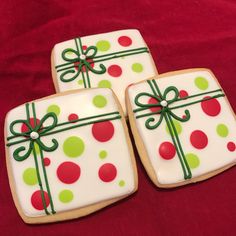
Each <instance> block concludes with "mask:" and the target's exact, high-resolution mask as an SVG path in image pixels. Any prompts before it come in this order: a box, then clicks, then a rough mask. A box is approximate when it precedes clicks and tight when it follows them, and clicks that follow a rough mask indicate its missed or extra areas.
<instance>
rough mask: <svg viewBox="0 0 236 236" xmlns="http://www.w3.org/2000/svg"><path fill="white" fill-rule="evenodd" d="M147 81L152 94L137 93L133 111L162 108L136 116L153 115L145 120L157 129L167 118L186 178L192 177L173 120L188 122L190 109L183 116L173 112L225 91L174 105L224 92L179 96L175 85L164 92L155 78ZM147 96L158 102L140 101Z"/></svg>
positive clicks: (148, 126)
mask: <svg viewBox="0 0 236 236" xmlns="http://www.w3.org/2000/svg"><path fill="white" fill-rule="evenodd" d="M147 83H148V85H149V86H150V88H151V90H152V94H151V93H147V92H142V93H139V94H137V95H136V97H135V99H134V102H135V104H136V105H137V106H138V107H139V108H137V109H135V110H133V112H134V113H137V112H140V111H144V110H147V109H151V108H160V110H158V111H156V112H150V113H144V114H140V115H137V116H136V118H137V119H138V118H142V117H148V116H151V117H150V118H148V119H147V120H146V121H145V126H146V128H147V129H156V128H157V127H158V126H159V125H160V124H161V123H162V121H163V119H164V120H165V122H166V124H167V127H168V130H169V133H170V135H171V139H172V141H173V144H174V146H175V148H176V152H177V155H178V157H179V160H180V164H181V166H182V169H183V173H184V178H185V179H190V178H192V173H191V170H190V167H189V165H188V162H187V160H186V157H185V154H184V151H183V148H182V145H181V142H180V139H179V136H178V132H177V130H176V127H175V124H174V121H173V118H174V119H176V120H178V121H180V122H186V121H188V120H190V112H189V110H187V109H186V110H184V114H185V115H184V116H183V117H180V116H178V115H176V114H175V113H174V112H173V110H175V109H178V108H183V107H186V106H190V105H193V104H196V103H199V102H202V101H207V100H210V99H213V98H218V97H223V96H225V95H224V94H223V93H220V94H217V95H214V96H212V97H208V98H203V99H200V100H196V101H193V102H188V103H184V104H181V105H176V106H173V105H174V104H175V103H176V102H178V101H182V100H188V99H189V98H194V97H198V96H202V95H205V94H210V93H215V92H222V90H221V89H217V90H212V91H208V92H204V93H200V94H195V95H191V96H187V97H184V98H179V91H178V89H177V88H176V87H174V86H169V87H167V88H166V89H165V90H164V93H163V94H162V93H161V91H160V89H159V87H158V85H157V83H156V81H155V80H154V79H153V80H151V81H150V80H148V81H147ZM145 97H149V98H153V99H155V100H156V101H157V102H156V103H154V104H147V103H143V102H142V101H140V100H141V99H143V98H145ZM170 97H171V98H170ZM143 100H145V99H143ZM155 115H159V116H155ZM157 119H158V120H157Z"/></svg>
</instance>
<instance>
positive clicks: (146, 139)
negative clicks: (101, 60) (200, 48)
mask: <svg viewBox="0 0 236 236" xmlns="http://www.w3.org/2000/svg"><path fill="white" fill-rule="evenodd" d="M197 77H204V78H205V79H206V80H207V81H208V88H207V89H205V90H200V89H199V88H198V87H197V86H196V85H195V79H196V78H197ZM155 81H156V83H157V85H158V86H159V88H160V90H161V91H162V94H163V91H164V90H165V89H166V88H167V87H169V86H175V87H177V89H178V90H179V91H180V90H185V91H187V92H188V95H193V94H198V93H203V92H207V91H210V90H216V89H219V88H220V87H219V85H218V83H217V81H216V80H215V79H214V78H213V76H212V74H211V73H209V71H207V70H198V71H192V72H189V71H186V72H182V73H179V74H176V75H169V76H168V75H167V76H164V77H163V78H162V77H161V78H158V79H156V80H155ZM141 92H148V93H152V90H151V88H150V87H149V85H148V83H147V82H146V81H145V82H142V83H138V84H135V85H133V86H131V87H129V89H128V96H129V99H130V102H131V107H132V110H134V109H136V108H138V106H137V105H136V104H135V102H134V100H135V97H136V95H137V94H139V93H141ZM206 96H211V94H208V95H206ZM203 97H204V96H202V98H203ZM145 99H146V100H145ZM197 99H199V98H191V99H189V100H191V101H195V100H197ZM189 100H183V101H181V102H178V105H181V104H184V103H186V102H187V101H189ZM217 100H218V102H219V103H220V106H221V111H220V113H219V115H217V116H214V117H213V116H209V115H206V114H205V113H204V112H203V110H202V108H201V103H197V104H194V105H190V106H187V107H183V108H179V109H175V110H173V112H174V113H175V114H177V115H178V116H182V115H183V114H184V110H185V109H188V110H189V111H190V115H191V117H190V120H189V121H187V122H179V124H180V125H181V127H182V131H181V133H180V134H179V139H180V141H181V144H182V147H183V150H184V153H185V154H189V153H192V154H195V155H196V156H197V157H198V161H199V163H198V164H197V163H193V166H194V165H196V166H195V168H191V172H192V178H194V177H199V176H202V175H204V174H206V173H209V172H211V171H214V170H217V169H219V168H222V167H224V166H226V165H230V164H232V163H234V162H235V161H236V155H235V154H236V153H235V152H236V151H235V150H234V148H233V150H231V151H229V150H228V148H227V145H228V143H229V142H232V143H233V146H234V145H235V137H236V122H235V117H234V114H233V113H232V110H231V108H230V105H229V104H228V102H227V100H226V98H225V97H220V98H217ZM143 102H144V103H147V102H148V98H143ZM163 103H165V102H164V101H163ZM164 105H166V104H164ZM170 106H171V105H170ZM172 106H173V105H172ZM145 112H146V113H148V112H151V111H150V110H149V109H148V110H146V111H141V112H139V113H134V114H133V115H134V117H136V116H137V115H138V114H139V115H140V114H142V113H145ZM159 116H160V115H153V117H156V120H157V121H158V117H159ZM150 117H151V116H148V117H142V118H138V119H135V125H136V127H137V129H138V133H139V135H140V136H141V139H142V141H143V143H144V145H145V148H146V150H147V154H148V159H149V160H150V162H151V165H152V167H153V169H154V171H155V174H156V177H157V180H158V182H159V183H160V184H163V185H168V184H177V183H180V182H183V181H184V180H185V179H184V176H183V170H182V168H181V164H180V161H179V158H178V156H177V154H175V156H174V158H172V159H169V160H165V159H163V158H162V157H161V155H160V154H159V146H160V144H161V143H163V142H165V141H167V142H171V143H173V142H172V139H171V136H170V134H168V132H167V127H166V122H165V120H163V121H162V123H161V125H160V126H159V127H158V128H156V129H152V130H151V129H147V128H146V127H145V121H146V120H147V119H148V118H150ZM219 124H224V125H226V126H227V127H228V131H229V132H228V135H227V137H220V136H219V135H218V134H217V131H216V128H217V126H218V125H219ZM194 130H201V131H203V132H204V133H205V134H207V137H208V144H207V146H206V147H205V148H203V149H197V148H195V147H194V146H193V145H192V144H191V142H190V135H191V133H192V131H194ZM232 143H231V144H232Z"/></svg>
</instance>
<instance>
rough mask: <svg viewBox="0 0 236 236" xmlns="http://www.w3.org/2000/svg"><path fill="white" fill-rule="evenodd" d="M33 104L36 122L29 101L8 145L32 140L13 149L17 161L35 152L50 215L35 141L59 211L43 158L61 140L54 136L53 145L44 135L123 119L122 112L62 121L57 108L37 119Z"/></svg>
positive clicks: (55, 147)
mask: <svg viewBox="0 0 236 236" xmlns="http://www.w3.org/2000/svg"><path fill="white" fill-rule="evenodd" d="M31 105H32V117H33V125H32V124H31V123H32V122H31V123H30V117H31V116H30V104H29V103H27V104H26V105H25V108H26V120H23V119H19V120H15V121H13V122H12V123H11V124H10V126H9V130H10V132H11V134H12V136H9V137H7V141H9V142H8V143H7V144H6V145H7V146H8V147H10V146H13V145H16V144H21V143H22V144H24V143H25V142H27V143H28V146H27V148H26V147H25V146H24V145H23V146H20V147H18V148H16V149H15V150H14V151H13V158H14V159H15V160H16V161H24V160H26V159H27V158H28V157H29V156H30V154H33V157H34V163H35V168H36V175H37V178H38V183H39V188H40V192H41V198H42V202H43V207H44V211H45V213H46V214H47V215H49V214H50V213H49V211H48V209H47V206H46V200H45V196H44V189H43V184H42V178H41V176H40V172H39V160H38V157H37V152H36V148H35V144H37V145H38V147H39V156H40V162H41V166H42V171H43V177H44V180H45V186H46V190H47V193H48V196H49V202H50V207H51V213H52V214H55V213H56V211H55V210H54V205H53V200H52V195H51V191H50V186H49V183H48V178H47V173H46V169H45V166H44V161H43V158H44V155H43V151H45V152H53V151H55V150H56V149H57V148H58V146H59V144H58V141H57V140H56V139H54V138H53V139H52V140H51V141H52V145H46V144H44V142H43V141H42V140H41V137H44V136H49V135H52V134H56V133H61V132H64V131H67V130H70V129H75V128H78V127H82V126H86V125H90V124H94V123H98V122H103V121H108V120H116V119H120V118H121V116H120V114H119V112H118V111H117V112H110V113H104V114H100V115H95V116H90V117H85V118H80V119H77V120H73V122H70V121H68V122H62V123H58V119H57V116H56V114H55V113H53V112H49V113H47V114H46V115H44V116H43V118H42V119H41V121H40V122H37V116H36V109H35V104H34V103H32V104H31ZM45 122H47V123H50V124H49V125H47V126H44V123H45ZM75 123H76V124H75ZM19 125H25V126H26V127H27V131H25V132H19V131H17V130H15V129H17V127H16V126H18V127H19ZM13 139H17V140H16V141H10V140H13Z"/></svg>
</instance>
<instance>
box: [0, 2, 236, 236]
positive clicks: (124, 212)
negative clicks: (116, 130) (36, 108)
mask: <svg viewBox="0 0 236 236" xmlns="http://www.w3.org/2000/svg"><path fill="white" fill-rule="evenodd" d="M0 17H1V18H0V27H1V33H0V48H1V49H0V88H1V90H0V112H1V113H0V122H1V127H0V129H1V135H2V138H1V139H0V142H1V145H0V154H1V155H0V232H1V235H16V234H17V235H35V236H37V235H42V234H44V235H144V234H146V235H174V234H178V235H180V234H181V235H190V234H191V235H206V234H207V235H223V234H226V235H235V234H236V230H235V222H236V184H235V183H236V182H235V180H236V168H231V169H230V170H228V171H226V172H225V173H223V174H220V175H218V176H217V177H214V178H212V179H209V180H207V181H204V182H202V183H198V184H195V185H190V186H185V187H182V188H177V189H172V190H162V189H157V188H156V187H154V185H153V184H152V183H151V182H150V180H149V178H148V177H147V175H146V173H145V171H144V169H143V167H142V166H141V163H140V161H139V159H138V155H136V157H137V163H138V174H139V190H138V192H137V193H136V194H134V195H133V196H131V197H130V198H128V199H125V200H123V201H121V202H119V203H117V204H115V205H112V206H110V207H107V208H106V209H104V210H102V211H99V212H97V213H95V214H93V215H91V216H88V217H85V218H82V219H79V220H73V221H67V222H63V223H55V224H49V225H40V226H30V225H26V224H24V223H23V221H22V220H21V218H20V217H19V215H18V213H17V211H16V208H15V206H14V203H13V200H12V197H11V193H10V189H9V184H8V178H7V172H6V164H5V154H4V141H3V124H4V118H5V114H6V113H7V112H8V111H9V110H10V109H12V108H13V107H15V106H17V105H20V104H22V103H24V102H27V101H30V100H32V99H36V98H40V97H44V96H47V95H50V94H52V93H54V92H55V91H54V88H53V83H52V80H51V72H50V50H51V49H52V47H53V45H54V44H55V43H57V42H60V41H64V40H67V39H70V38H73V37H75V36H78V35H80V36H83V35H90V34H96V33H101V32H109V31H113V30H119V29H126V28H138V29H139V30H140V31H141V33H142V35H143V37H144V38H145V40H146V42H147V44H148V45H149V47H150V49H151V52H152V54H153V57H154V60H155V62H156V65H157V67H158V70H159V72H160V73H163V72H167V71H172V70H177V69H184V68H191V67H207V68H210V69H211V70H213V72H214V73H215V75H216V76H217V77H218V79H219V81H220V83H221V85H222V87H223V88H224V90H225V92H226V93H227V95H228V98H229V100H230V102H231V104H232V107H233V109H234V111H235V110H236V98H235V92H236V78H235V75H236V27H235V26H236V2H235V1H234V0H192V1H181V0H179V1H178V0H171V1H162V0H142V1H131V0H126V1H122V0H120V1H117V0H112V1H105V0H99V1H92V0H86V1H67V0H63V1H54V0H50V1H46V0H41V1H36V0H35V1H33V0H31V1H29V0H15V1H14V0H2V1H1V4H0ZM235 141H236V140H235ZM212 158H214V157H212Z"/></svg>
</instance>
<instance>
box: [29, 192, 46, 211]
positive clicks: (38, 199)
mask: <svg viewBox="0 0 236 236" xmlns="http://www.w3.org/2000/svg"><path fill="white" fill-rule="evenodd" d="M43 194H44V199H45V204H46V207H48V205H49V203H50V200H49V196H48V193H47V192H45V191H43ZM31 204H32V206H33V207H34V208H35V209H36V210H43V209H44V207H43V199H42V194H41V191H40V190H38V191H35V192H34V193H33V195H32V196H31Z"/></svg>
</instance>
